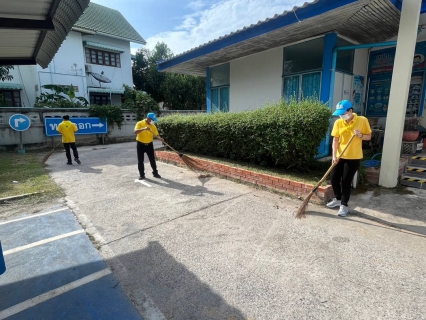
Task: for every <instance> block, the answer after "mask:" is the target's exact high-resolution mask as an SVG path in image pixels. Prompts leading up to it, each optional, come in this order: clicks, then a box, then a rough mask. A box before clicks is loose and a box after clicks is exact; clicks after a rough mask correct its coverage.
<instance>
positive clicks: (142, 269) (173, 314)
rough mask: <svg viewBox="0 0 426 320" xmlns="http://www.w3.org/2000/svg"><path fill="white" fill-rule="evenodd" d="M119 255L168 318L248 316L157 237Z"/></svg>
mask: <svg viewBox="0 0 426 320" xmlns="http://www.w3.org/2000/svg"><path fill="white" fill-rule="evenodd" d="M118 259H119V260H120V262H121V263H122V264H123V265H124V266H126V267H127V268H129V269H130V268H131V269H132V270H131V273H132V274H133V275H134V279H137V281H138V285H139V286H140V287H141V288H143V290H144V291H145V293H146V294H147V295H148V296H149V297H150V298H151V300H152V301H153V302H154V304H155V305H156V306H157V307H158V308H159V309H160V310H161V312H162V313H163V314H164V316H165V317H166V318H167V319H176V320H189V319H194V320H195V319H203V320H210V319H214V320H216V319H217V320H223V319H227V320H228V319H232V320H237V319H238V320H239V319H246V317H245V316H244V315H243V314H242V313H241V311H240V310H238V309H236V308H234V307H232V306H231V305H229V304H228V303H227V302H226V301H225V300H224V299H223V298H222V297H221V296H220V294H218V293H217V292H215V291H214V290H213V289H212V288H211V287H210V286H209V285H208V284H206V283H204V282H202V281H201V280H200V279H199V278H198V277H197V276H196V275H195V274H194V273H192V272H191V271H189V270H188V269H187V268H186V267H185V265H184V264H182V263H180V262H178V261H177V260H176V259H175V258H174V257H173V256H171V255H170V254H169V253H168V252H167V251H166V250H165V249H164V247H163V246H162V245H161V244H160V243H159V242H157V241H151V242H149V244H148V246H147V247H146V248H144V249H143V250H138V251H134V252H131V253H129V254H125V255H120V256H118ZM129 266H131V267H129Z"/></svg>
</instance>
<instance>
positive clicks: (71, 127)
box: [57, 115, 81, 165]
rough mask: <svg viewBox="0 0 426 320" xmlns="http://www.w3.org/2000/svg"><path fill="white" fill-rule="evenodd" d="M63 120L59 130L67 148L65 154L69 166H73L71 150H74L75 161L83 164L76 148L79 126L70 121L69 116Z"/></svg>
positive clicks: (65, 116)
mask: <svg viewBox="0 0 426 320" xmlns="http://www.w3.org/2000/svg"><path fill="white" fill-rule="evenodd" d="M62 120H63V121H62V122H61V123H60V124H59V126H58V129H57V130H58V132H59V133H60V134H61V135H62V143H63V145H64V147H65V154H66V156H67V160H68V162H67V164H69V165H72V161H71V152H70V149H72V153H73V155H74V161H75V162H77V163H78V164H81V161H80V159H79V158H78V151H77V147H76V146H75V132H77V131H78V128H77V125H76V124H75V123H72V122H71V121H70V117H69V116H68V115H64V116H63V117H62Z"/></svg>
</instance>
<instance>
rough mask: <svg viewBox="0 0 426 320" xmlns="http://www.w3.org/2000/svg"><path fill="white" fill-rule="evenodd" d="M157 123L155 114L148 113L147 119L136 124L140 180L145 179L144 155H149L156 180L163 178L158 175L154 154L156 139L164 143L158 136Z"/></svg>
mask: <svg viewBox="0 0 426 320" xmlns="http://www.w3.org/2000/svg"><path fill="white" fill-rule="evenodd" d="M154 122H157V118H156V117H155V114H154V113H152V112H151V113H148V114H147V116H146V119H144V120H142V121H139V122H138V123H136V126H135V131H134V133H135V134H136V143H137V146H136V151H137V154H138V170H139V180H143V179H145V166H144V163H143V161H144V154H145V153H146V154H147V155H148V159H149V163H150V164H151V168H152V174H153V175H154V177H155V178H161V176H160V175H159V174H158V170H157V163H156V162H155V154H154V143H153V141H154V138H157V139H158V140H160V141H164V140H163V138H161V137H160V136H159V135H158V131H157V127H156V126H155V125H154Z"/></svg>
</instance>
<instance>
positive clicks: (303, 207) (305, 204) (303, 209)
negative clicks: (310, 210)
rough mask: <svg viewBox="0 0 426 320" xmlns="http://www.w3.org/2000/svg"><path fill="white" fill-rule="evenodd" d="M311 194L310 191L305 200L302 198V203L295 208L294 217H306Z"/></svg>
mask: <svg viewBox="0 0 426 320" xmlns="http://www.w3.org/2000/svg"><path fill="white" fill-rule="evenodd" d="M313 194H314V193H313V192H311V193H310V194H308V196H307V197H306V198H305V200H303V203H302V205H301V206H300V208H299V210H297V214H296V219H302V218H306V209H307V207H308V204H309V200H310V199H311V197H312V195H313Z"/></svg>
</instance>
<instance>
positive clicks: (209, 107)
mask: <svg viewBox="0 0 426 320" xmlns="http://www.w3.org/2000/svg"><path fill="white" fill-rule="evenodd" d="M210 95H211V92H210V68H209V67H207V68H206V112H207V113H212V100H211V96H210Z"/></svg>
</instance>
